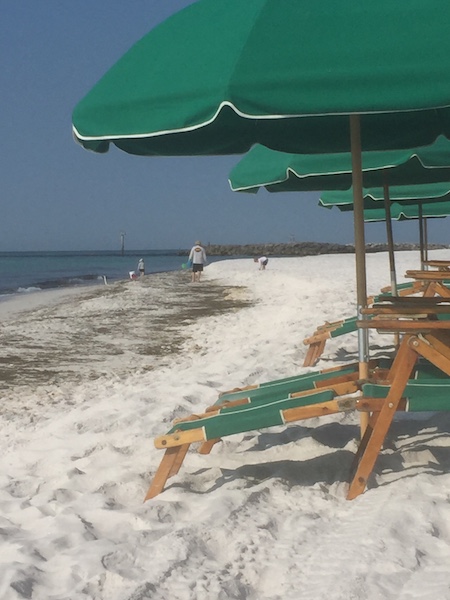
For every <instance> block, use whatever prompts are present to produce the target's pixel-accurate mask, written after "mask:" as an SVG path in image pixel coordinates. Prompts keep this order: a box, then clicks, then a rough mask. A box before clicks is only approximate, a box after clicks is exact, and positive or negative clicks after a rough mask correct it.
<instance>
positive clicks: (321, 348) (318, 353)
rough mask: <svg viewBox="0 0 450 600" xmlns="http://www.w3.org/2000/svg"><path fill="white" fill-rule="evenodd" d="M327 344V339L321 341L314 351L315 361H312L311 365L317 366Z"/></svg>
mask: <svg viewBox="0 0 450 600" xmlns="http://www.w3.org/2000/svg"><path fill="white" fill-rule="evenodd" d="M325 344H326V340H322V341H321V342H319V344H318V346H317V348H316V351H315V353H314V362H313V363H312V365H311V366H313V367H314V366H315V365H316V364H317V363H318V362H319V358H320V357H321V356H322V354H323V351H324V350H325Z"/></svg>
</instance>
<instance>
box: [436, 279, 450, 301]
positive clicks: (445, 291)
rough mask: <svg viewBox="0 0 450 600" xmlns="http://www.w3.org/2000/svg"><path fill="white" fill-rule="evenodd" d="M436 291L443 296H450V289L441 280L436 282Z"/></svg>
mask: <svg viewBox="0 0 450 600" xmlns="http://www.w3.org/2000/svg"><path fill="white" fill-rule="evenodd" d="M435 291H436V294H438V295H439V296H442V298H450V290H449V289H448V287H446V286H445V285H444V284H443V283H441V282H440V281H439V282H438V283H436V284H435Z"/></svg>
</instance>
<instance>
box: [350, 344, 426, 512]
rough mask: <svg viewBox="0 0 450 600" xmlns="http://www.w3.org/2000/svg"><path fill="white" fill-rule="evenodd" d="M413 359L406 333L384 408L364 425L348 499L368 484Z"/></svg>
mask: <svg viewBox="0 0 450 600" xmlns="http://www.w3.org/2000/svg"><path fill="white" fill-rule="evenodd" d="M416 360H417V354H416V352H414V350H413V349H412V348H410V347H409V345H408V336H405V338H404V340H403V342H402V344H401V346H400V348H399V351H398V354H397V356H396V358H395V360H394V364H393V368H394V366H395V369H394V372H395V373H396V377H395V379H394V380H393V381H392V382H391V389H390V391H389V394H388V395H387V397H386V399H385V401H384V403H383V407H382V409H381V411H380V413H379V415H378V418H377V419H376V422H375V424H374V426H373V428H372V427H370V426H369V427H367V429H366V433H365V435H364V437H363V441H362V442H361V446H362V448H361V451H360V452H358V454H360V460H359V463H358V465H357V468H356V470H355V474H354V476H353V478H352V481H351V483H350V487H349V490H348V494H347V499H348V500H353V498H356V496H359V494H362V492H363V491H364V489H365V487H366V485H367V479H368V477H369V475H370V474H371V472H372V470H373V467H374V465H375V462H376V460H377V457H378V454H379V452H380V450H381V448H382V446H383V442H384V439H385V437H386V434H387V432H388V431H389V427H390V426H391V423H392V419H393V418H394V415H395V412H396V410H397V407H398V405H399V403H400V400H401V398H402V394H403V391H404V389H405V387H406V384H407V382H408V379H409V378H410V376H411V372H412V370H413V368H414V365H415V363H416Z"/></svg>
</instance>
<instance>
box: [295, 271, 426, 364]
mask: <svg viewBox="0 0 450 600" xmlns="http://www.w3.org/2000/svg"><path fill="white" fill-rule="evenodd" d="M425 288H426V283H424V282H421V281H413V282H406V283H402V284H399V285H398V286H397V295H398V296H401V297H404V296H410V295H413V294H418V293H423V291H424V290H425ZM386 295H387V296H389V295H392V291H391V286H387V287H384V288H382V289H381V295H378V296H373V297H370V298H368V300H367V303H368V304H369V305H371V304H373V303H374V302H377V301H378V300H379V299H380V297H382V296H386ZM357 320H358V318H357V317H349V318H347V319H341V320H339V321H333V322H326V323H324V324H323V325H320V326H319V327H318V328H317V329H316V330H315V332H314V333H313V334H312V335H311V336H309V337H307V338H305V339H304V340H303V343H304V344H305V346H308V350H307V352H306V355H305V360H304V361H303V366H304V367H314V366H315V365H316V364H317V362H318V361H319V359H320V357H321V356H322V354H323V352H324V350H325V345H326V343H327V341H328V340H330V339H333V338H336V337H340V336H341V335H346V334H347V333H353V332H355V331H357V326H356V322H357Z"/></svg>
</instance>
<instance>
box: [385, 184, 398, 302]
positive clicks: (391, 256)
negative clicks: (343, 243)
mask: <svg viewBox="0 0 450 600" xmlns="http://www.w3.org/2000/svg"><path fill="white" fill-rule="evenodd" d="M383 193H384V211H385V214H386V236H387V243H388V253H389V269H390V274H391V291H392V295H393V296H397V273H396V269H395V255H394V236H393V234H392V219H391V198H390V196H389V185H388V184H387V182H384V184H383Z"/></svg>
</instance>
